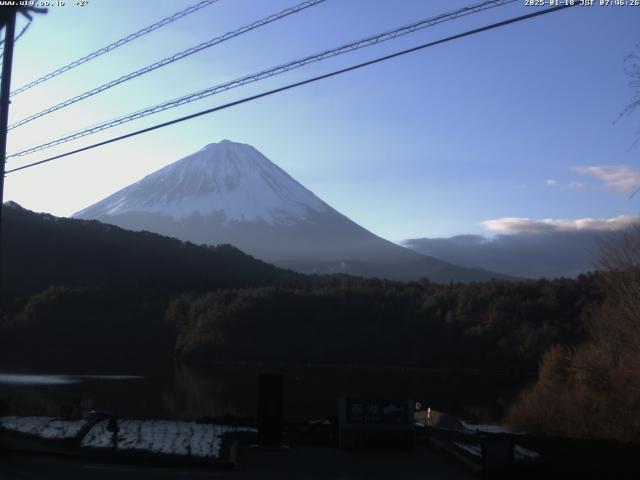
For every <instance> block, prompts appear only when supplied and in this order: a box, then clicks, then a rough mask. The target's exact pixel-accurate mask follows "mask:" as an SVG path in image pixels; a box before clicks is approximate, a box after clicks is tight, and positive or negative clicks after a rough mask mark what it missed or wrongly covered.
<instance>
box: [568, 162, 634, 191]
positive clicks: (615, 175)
mask: <svg viewBox="0 0 640 480" xmlns="http://www.w3.org/2000/svg"><path fill="white" fill-rule="evenodd" d="M572 170H573V171H575V172H578V173H580V174H582V175H591V176H593V177H596V178H599V179H600V180H602V181H603V182H604V186H605V187H607V188H610V189H611V190H617V191H619V192H628V191H630V190H633V189H637V188H640V170H636V169H635V168H633V167H630V166H629V165H605V166H602V165H592V166H579V167H573V168H572Z"/></svg>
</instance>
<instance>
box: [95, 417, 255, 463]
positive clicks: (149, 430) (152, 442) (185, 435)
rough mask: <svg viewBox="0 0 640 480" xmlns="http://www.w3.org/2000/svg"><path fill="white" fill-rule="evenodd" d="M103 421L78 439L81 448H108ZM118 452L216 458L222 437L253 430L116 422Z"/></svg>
mask: <svg viewBox="0 0 640 480" xmlns="http://www.w3.org/2000/svg"><path fill="white" fill-rule="evenodd" d="M107 423H108V422H107V421H106V420H105V421H102V422H100V423H98V424H96V425H95V426H94V427H93V428H92V429H91V430H89V432H88V433H87V434H86V435H85V437H84V438H83V439H82V446H83V447H90V448H111V446H112V439H113V433H112V432H110V431H108V430H107ZM118 428H119V429H120V431H119V432H118V449H120V450H141V451H147V452H151V453H162V454H167V455H185V456H189V455H190V456H194V457H203V458H217V457H218V456H219V455H220V447H221V446H222V435H223V434H225V433H230V432H238V431H255V430H254V429H248V428H240V427H230V426H224V425H211V424H197V423H194V422H181V421H172V420H118Z"/></svg>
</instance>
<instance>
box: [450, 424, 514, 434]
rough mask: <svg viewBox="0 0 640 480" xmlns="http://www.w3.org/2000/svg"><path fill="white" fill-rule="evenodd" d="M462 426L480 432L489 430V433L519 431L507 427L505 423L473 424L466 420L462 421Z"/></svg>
mask: <svg viewBox="0 0 640 480" xmlns="http://www.w3.org/2000/svg"><path fill="white" fill-rule="evenodd" d="M462 426H463V427H464V428H466V429H467V430H475V431H478V432H487V433H517V432H514V431H513V430H511V429H510V428H508V427H505V426H503V425H482V424H478V425H473V424H470V423H467V422H465V421H462Z"/></svg>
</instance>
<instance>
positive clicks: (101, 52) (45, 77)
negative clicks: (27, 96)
mask: <svg viewBox="0 0 640 480" xmlns="http://www.w3.org/2000/svg"><path fill="white" fill-rule="evenodd" d="M218 1H219V0H203V1H201V2H200V3H197V4H195V5H192V6H190V7H188V8H185V9H184V10H182V11H180V12H177V13H174V14H173V15H171V16H169V17H166V18H163V19H162V20H160V21H158V22H156V23H153V24H151V25H149V26H148V27H145V28H143V29H141V30H138V31H137V32H135V33H132V34H130V35H127V36H126V37H123V38H121V39H120V40H116V41H115V42H113V43H110V44H109V45H107V46H106V47H102V48H100V49H98V50H96V51H95V52H91V53H90V54H88V55H85V56H84V57H82V58H79V59H77V60H74V61H73V62H71V63H68V64H67V65H64V66H63V67H60V68H58V69H56V70H54V71H52V72H50V73H47V74H46V75H43V76H42V77H40V78H38V79H36V80H33V81H32V82H29V83H27V84H26V85H24V86H22V87H20V88H18V89H16V90H14V91H13V92H11V96H14V95H18V94H19V93H22V92H24V91H25V90H29V89H30V88H33V87H35V86H36V85H39V84H41V83H43V82H46V81H47V80H50V79H52V78H53V77H57V76H58V75H61V74H63V73H64V72H68V71H69V70H71V69H72V68H75V67H77V66H79V65H82V64H83V63H86V62H88V61H89V60H93V59H94V58H96V57H99V56H100V55H104V54H105V53H108V52H110V51H111V50H114V49H116V48H118V47H121V46H122V45H124V44H126V43H129V42H131V41H133V40H135V39H136V38H140V37H142V36H144V35H146V34H147V33H151V32H153V31H154V30H157V29H159V28H161V27H164V26H165V25H168V24H170V23H172V22H175V21H176V20H179V19H180V18H182V17H186V16H187V15H190V14H192V13H194V12H197V11H198V10H200V9H202V8H204V7H208V6H209V5H212V4H214V3H216V2H218Z"/></svg>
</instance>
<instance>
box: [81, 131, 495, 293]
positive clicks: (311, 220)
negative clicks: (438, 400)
mask: <svg viewBox="0 0 640 480" xmlns="http://www.w3.org/2000/svg"><path fill="white" fill-rule="evenodd" d="M74 217H75V218H79V219H95V220H99V221H101V222H104V223H109V224H113V225H117V226H119V227H122V228H126V229H129V230H148V231H151V232H155V233H159V234H162V235H167V236H170V237H175V238H178V239H181V240H185V241H191V242H193V243H196V244H209V245H215V244H221V243H230V244H232V245H234V246H236V247H238V248H240V249H241V250H243V251H244V252H246V253H249V254H251V255H253V256H255V257H257V258H260V259H262V260H265V261H268V262H270V263H274V264H276V265H279V266H283V267H288V268H291V269H293V270H297V271H300V272H302V273H349V274H354V275H363V276H381V277H387V278H394V279H405V280H406V279H417V278H420V277H428V278H430V279H432V280H434V281H470V280H485V279H488V278H492V277H493V278H499V277H502V276H501V275H499V274H494V273H492V272H488V271H486V270H481V269H473V268H464V267H458V266H455V265H452V264H449V263H446V262H443V261H440V260H437V259H435V258H433V257H428V256H424V255H421V254H419V253H417V252H414V251H412V250H409V249H407V248H404V247H401V246H399V245H396V244H394V243H392V242H389V241H387V240H385V239H383V238H380V237H378V236H376V235H375V234H373V233H371V232H369V231H368V230H366V229H364V228H363V227H361V226H360V225H358V224H356V223H355V222H353V221H351V220H350V219H349V218H347V217H346V216H344V215H342V214H341V213H339V212H338V211H336V210H335V209H333V208H332V207H331V206H329V205H328V204H326V203H325V202H324V201H322V200H321V199H320V198H318V197H317V196H316V195H314V194H313V192H311V191H310V190H308V189H306V188H305V187H304V186H302V185H301V184H300V183H298V182H297V181H296V180H294V179H293V178H292V177H291V176H289V175H288V174H287V173H286V172H285V171H284V170H282V169H281V168H280V167H278V166H277V165H276V164H274V163H273V162H271V161H270V160H269V159H268V158H267V157H265V156H264V155H262V154H261V153H260V152H259V151H258V150H256V149H255V148H253V147H252V146H250V145H246V144H242V143H235V142H231V141H229V140H223V141H221V142H219V143H212V144H210V145H207V146H206V147H204V148H202V149H201V150H199V151H197V152H195V153H193V154H192V155H189V156H187V157H185V158H183V159H181V160H178V161H176V162H174V163H172V164H170V165H168V166H166V167H164V168H161V169H160V170H157V171H156V172H154V173H152V174H150V175H148V176H146V177H144V178H143V179H142V180H140V181H138V182H136V183H134V184H132V185H129V186H128V187H126V188H124V189H122V190H120V191H118V192H116V193H114V194H113V195H110V196H109V197H107V198H105V199H103V200H101V201H99V202H98V203H95V204H94V205H91V206H89V207H87V208H85V209H84V210H81V211H79V212H77V213H76V214H75V215H74Z"/></svg>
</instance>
